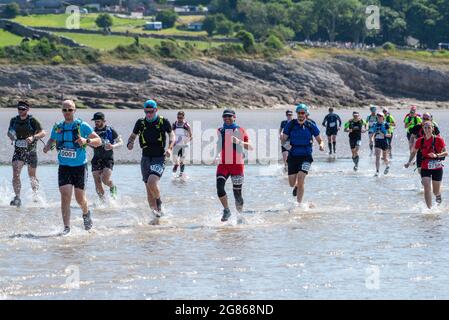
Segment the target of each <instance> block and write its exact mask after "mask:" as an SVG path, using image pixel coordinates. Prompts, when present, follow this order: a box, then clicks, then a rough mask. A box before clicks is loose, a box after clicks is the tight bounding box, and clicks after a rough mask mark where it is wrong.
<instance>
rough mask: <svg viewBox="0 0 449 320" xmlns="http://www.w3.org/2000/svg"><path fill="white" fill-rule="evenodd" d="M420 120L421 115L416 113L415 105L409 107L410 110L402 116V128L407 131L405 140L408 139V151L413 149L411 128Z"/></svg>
mask: <svg viewBox="0 0 449 320" xmlns="http://www.w3.org/2000/svg"><path fill="white" fill-rule="evenodd" d="M421 122H422V119H421V115H420V114H419V113H416V106H411V107H410V112H409V113H407V114H406V115H405V117H404V128H405V129H406V131H407V140H408V141H409V149H410V152H411V151H412V150H413V147H414V141H413V140H411V136H412V133H411V131H412V129H413V128H414V127H415V126H416V125H418V124H420V123H421Z"/></svg>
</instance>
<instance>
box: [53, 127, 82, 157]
mask: <svg viewBox="0 0 449 320" xmlns="http://www.w3.org/2000/svg"><path fill="white" fill-rule="evenodd" d="M81 123H83V121H82V120H81V119H76V120H75V121H74V123H72V126H71V128H69V129H66V128H65V127H66V125H65V122H64V121H61V122H60V123H57V124H55V125H54V127H53V129H54V131H55V133H56V134H57V135H58V137H61V140H59V139H57V140H56V150H58V151H60V150H62V149H63V148H64V146H65V143H67V142H69V143H71V144H72V147H73V148H75V149H80V148H81V146H80V145H79V144H78V143H75V141H76V140H78V139H79V137H80V136H81ZM66 132H71V133H72V134H71V136H72V139H70V140H65V136H66V135H65V133H66ZM82 148H85V146H84V147H82Z"/></svg>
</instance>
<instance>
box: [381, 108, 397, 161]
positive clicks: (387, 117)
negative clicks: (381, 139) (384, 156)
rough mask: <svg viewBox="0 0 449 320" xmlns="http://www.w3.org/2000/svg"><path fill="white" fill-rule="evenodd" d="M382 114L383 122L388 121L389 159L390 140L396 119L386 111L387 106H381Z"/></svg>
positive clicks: (391, 154)
mask: <svg viewBox="0 0 449 320" xmlns="http://www.w3.org/2000/svg"><path fill="white" fill-rule="evenodd" d="M382 112H383V114H384V116H385V122H386V123H388V125H389V127H390V128H389V129H388V136H387V142H388V147H389V150H388V151H389V153H390V159H392V158H393V152H392V145H391V144H392V141H393V136H394V129H396V120H395V119H394V118H393V116H392V115H391V113H390V112H389V111H388V108H383V110H382Z"/></svg>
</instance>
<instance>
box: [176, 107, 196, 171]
mask: <svg viewBox="0 0 449 320" xmlns="http://www.w3.org/2000/svg"><path fill="white" fill-rule="evenodd" d="M184 117H185V113H184V111H179V112H178V114H177V121H175V122H173V131H174V132H175V139H176V140H175V146H174V148H173V163H174V165H173V173H174V174H176V171H177V170H178V167H179V170H180V173H179V176H180V177H181V176H182V175H183V174H184V169H185V164H184V159H185V157H186V152H187V148H188V147H189V142H190V141H191V140H192V138H193V137H192V129H191V128H190V125H189V124H188V123H187V121H185V119H184Z"/></svg>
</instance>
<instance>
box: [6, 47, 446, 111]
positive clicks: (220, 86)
mask: <svg viewBox="0 0 449 320" xmlns="http://www.w3.org/2000/svg"><path fill="white" fill-rule="evenodd" d="M19 83H20V85H19ZM149 97H151V98H154V99H156V100H157V101H158V102H159V104H160V105H161V107H163V108H175V109H179V108H197V109H199V108H203V109H210V108H217V107H218V108H219V107H225V106H228V107H236V108H239V107H240V108H242V107H243V108H272V107H276V106H279V107H280V106H285V105H288V104H293V103H295V102H299V101H304V102H307V103H310V104H312V105H314V106H316V107H321V106H322V107H328V106H336V107H339V106H340V107H361V106H364V105H367V104H370V103H375V104H380V105H389V104H391V99H397V98H413V99H419V100H427V101H433V100H438V101H443V102H444V104H446V103H448V102H449V70H446V69H443V68H438V67H429V66H427V65H423V64H418V63H412V62H404V61H398V60H390V59H384V60H368V59H364V58H359V57H349V56H340V57H336V58H333V59H326V60H298V59H292V58H288V59H287V58H285V59H280V60H276V61H271V62H267V61H261V60H242V59H234V58H222V59H219V60H212V59H199V60H194V61H170V62H166V63H164V64H162V63H158V62H145V63H144V64H139V65H137V64H135V65H131V64H129V65H92V66H15V65H14V66H0V106H3V107H5V106H11V105H14V102H15V101H16V100H17V99H19V98H27V99H28V100H30V101H31V102H32V103H33V104H34V105H35V106H57V105H58V104H59V102H60V101H61V98H73V99H76V100H77V101H79V102H82V103H84V104H85V105H86V106H90V107H111V106H115V107H118V108H123V107H130V108H133V107H141V105H142V101H144V100H145V99H147V98H149Z"/></svg>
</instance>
